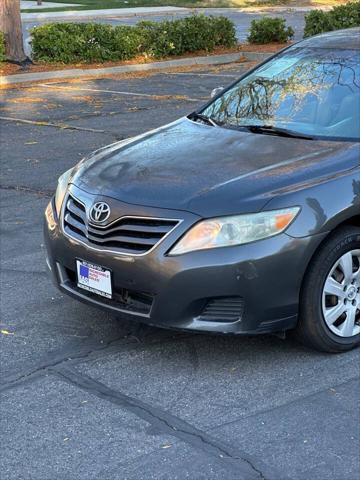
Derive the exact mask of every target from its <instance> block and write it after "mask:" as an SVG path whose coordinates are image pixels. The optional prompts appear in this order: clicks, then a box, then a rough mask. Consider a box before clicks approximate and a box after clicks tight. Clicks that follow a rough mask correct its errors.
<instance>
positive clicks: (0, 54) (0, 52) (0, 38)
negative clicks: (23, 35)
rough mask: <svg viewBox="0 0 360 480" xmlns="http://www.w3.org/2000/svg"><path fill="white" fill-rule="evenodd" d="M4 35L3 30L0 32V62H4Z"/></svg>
mask: <svg viewBox="0 0 360 480" xmlns="http://www.w3.org/2000/svg"><path fill="white" fill-rule="evenodd" d="M5 60H6V55H5V35H4V34H3V32H0V62H5Z"/></svg>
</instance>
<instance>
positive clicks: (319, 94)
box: [203, 50, 360, 127]
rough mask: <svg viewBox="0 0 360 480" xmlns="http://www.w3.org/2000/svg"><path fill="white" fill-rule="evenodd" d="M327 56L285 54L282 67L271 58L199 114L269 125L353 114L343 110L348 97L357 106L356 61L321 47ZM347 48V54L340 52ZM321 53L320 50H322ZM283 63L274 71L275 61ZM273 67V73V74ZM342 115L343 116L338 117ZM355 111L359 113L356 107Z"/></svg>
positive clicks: (326, 122) (318, 121)
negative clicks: (287, 57) (279, 68)
mask: <svg viewBox="0 0 360 480" xmlns="http://www.w3.org/2000/svg"><path fill="white" fill-rule="evenodd" d="M325 52H326V58H321V55H320V54H319V57H316V56H315V57H314V54H313V53H311V55H310V54H309V51H307V52H306V54H304V55H303V56H300V55H299V54H298V53H297V55H298V58H296V61H295V62H294V60H292V63H291V58H293V55H294V54H291V56H289V63H290V66H289V67H288V68H286V55H284V56H283V57H285V61H284V59H283V57H280V60H277V59H274V60H273V61H272V62H270V63H269V64H268V65H269V66H268V67H267V68H266V65H267V64H265V66H264V67H260V69H259V70H257V71H255V72H254V73H253V74H251V75H250V76H249V77H247V78H245V79H244V80H243V81H240V82H239V83H238V84H237V85H235V86H234V87H233V88H232V89H230V90H229V91H228V92H226V93H225V94H224V95H222V96H221V97H220V98H218V99H217V100H215V102H213V103H212V104H211V105H210V106H209V107H208V108H207V109H206V110H205V111H204V112H203V113H204V114H206V115H207V116H210V117H212V118H214V119H215V120H216V121H218V122H220V123H223V124H230V125H235V126H241V125H246V124H260V125H265V124H266V125H274V124H276V123H289V122H292V123H296V122H298V123H302V124H307V125H309V124H310V125H311V124H313V125H320V126H323V127H327V126H331V122H332V121H334V120H337V114H338V112H339V111H340V113H339V119H338V121H339V122H341V121H342V120H343V119H344V120H346V119H347V117H346V116H345V115H349V116H350V117H351V115H354V114H355V116H356V112H354V111H353V112H351V111H346V109H345V108H343V109H342V110H343V112H342V111H341V106H342V104H343V105H345V107H346V102H345V103H344V100H345V99H346V98H347V97H349V98H350V102H348V103H350V104H351V108H352V109H353V110H356V107H357V105H356V104H354V101H351V98H354V99H356V98H359V93H360V89H359V84H358V83H357V80H358V75H359V66H358V65H357V64H355V63H354V62H355V60H354V58H356V57H355V56H354V57H353V58H352V57H351V55H352V52H351V53H349V52H348V51H347V52H343V57H342V58H341V57H339V55H340V54H339V53H337V52H333V53H331V52H329V51H327V50H325ZM345 53H346V55H345ZM322 55H324V53H323V54H322ZM277 61H278V62H283V63H284V64H285V68H284V69H283V70H282V71H280V72H276V62H277ZM272 68H273V69H274V70H275V73H274V74H272V73H271V72H272ZM341 115H343V116H344V118H341ZM357 115H358V116H359V112H357Z"/></svg>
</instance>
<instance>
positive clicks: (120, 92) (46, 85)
mask: <svg viewBox="0 0 360 480" xmlns="http://www.w3.org/2000/svg"><path fill="white" fill-rule="evenodd" d="M39 86H40V87H44V88H52V89H56V90H73V91H83V92H95V93H115V94H116V95H128V96H130V97H147V98H164V99H167V98H168V99H169V100H171V99H172V98H174V99H175V100H176V99H179V98H177V97H179V96H180V97H182V98H181V100H186V101H188V102H200V101H201V100H199V99H197V98H188V97H187V96H186V95H176V94H163V95H157V94H155V93H153V94H150V93H138V92H124V91H119V90H101V89H99V88H83V87H65V86H62V85H54V84H52V83H40V84H39Z"/></svg>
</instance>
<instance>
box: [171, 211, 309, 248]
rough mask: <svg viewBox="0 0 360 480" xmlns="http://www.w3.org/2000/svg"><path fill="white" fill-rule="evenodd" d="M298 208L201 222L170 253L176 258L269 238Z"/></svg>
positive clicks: (285, 224) (279, 230)
mask: <svg viewBox="0 0 360 480" xmlns="http://www.w3.org/2000/svg"><path fill="white" fill-rule="evenodd" d="M299 211H300V208H299V207H293V208H286V209H283V210H274V211H269V212H261V213H253V214H250V215H236V216H231V217H219V218H212V219H209V220H203V221H202V222H199V223H197V224H196V225H195V226H194V227H192V228H191V229H190V230H189V231H188V232H187V233H186V234H185V236H184V237H183V238H182V239H181V240H179V242H178V243H177V244H176V245H175V246H174V248H173V249H172V250H171V251H170V255H180V254H182V253H186V252H192V251H194V250H204V249H208V248H218V247H229V246H232V245H242V244H244V243H250V242H254V241H255V240H262V239H264V238H268V237H273V236H274V235H278V234H279V233H281V232H283V231H284V230H286V229H287V227H288V226H289V225H290V223H291V222H292V221H293V220H294V219H295V217H296V215H297V214H298V213H299Z"/></svg>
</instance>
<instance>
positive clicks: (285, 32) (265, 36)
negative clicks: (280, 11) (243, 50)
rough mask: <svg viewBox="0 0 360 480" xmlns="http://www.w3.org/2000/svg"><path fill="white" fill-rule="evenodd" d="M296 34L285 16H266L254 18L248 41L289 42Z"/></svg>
mask: <svg viewBox="0 0 360 480" xmlns="http://www.w3.org/2000/svg"><path fill="white" fill-rule="evenodd" d="M293 36H294V30H293V29H292V27H287V26H286V20H285V19H284V18H271V17H264V18H261V19H260V20H252V22H251V26H250V34H249V35H248V42H250V43H271V42H281V43H284V42H287V41H288V40H290V39H291V38H292V37H293Z"/></svg>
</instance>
